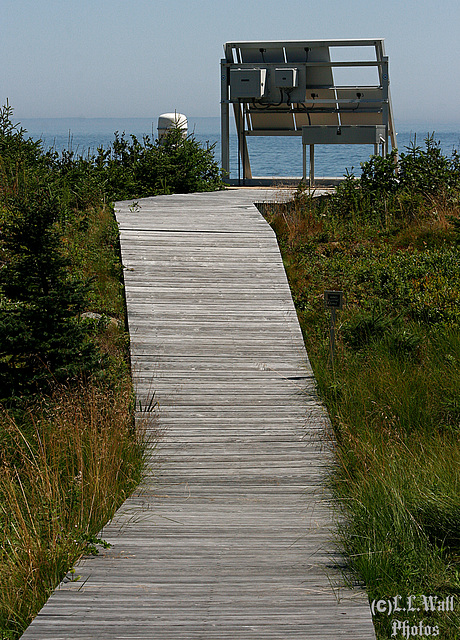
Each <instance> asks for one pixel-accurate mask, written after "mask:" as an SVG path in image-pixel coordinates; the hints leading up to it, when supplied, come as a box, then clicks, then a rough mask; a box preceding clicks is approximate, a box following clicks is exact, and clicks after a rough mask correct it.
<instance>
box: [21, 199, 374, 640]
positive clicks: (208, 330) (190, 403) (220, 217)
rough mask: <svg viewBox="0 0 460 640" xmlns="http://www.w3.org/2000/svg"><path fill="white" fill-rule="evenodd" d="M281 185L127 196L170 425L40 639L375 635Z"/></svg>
mask: <svg viewBox="0 0 460 640" xmlns="http://www.w3.org/2000/svg"><path fill="white" fill-rule="evenodd" d="M270 197H271V196H270V195H269V193H268V192H265V191H258V190H252V189H251V190H245V189H241V190H231V191H228V192H224V193H222V192H220V193H209V194H189V195H181V194H179V195H175V196H160V197H158V198H146V199H142V200H140V201H138V202H137V203H136V202H134V201H129V202H125V203H119V204H118V205H117V219H118V223H119V228H120V237H121V245H122V259H123V264H124V267H125V285H126V298H127V304H128V322H129V328H130V337H131V344H130V348H131V364H132V370H133V377H134V382H135V387H136V396H137V408H138V411H137V412H136V420H137V422H138V424H139V425H141V424H142V425H145V427H146V430H147V433H150V434H152V435H153V436H154V435H155V434H156V433H160V434H161V437H160V440H159V442H158V444H157V445H156V446H153V445H154V444H155V441H153V442H152V448H151V450H150V451H149V453H148V464H147V473H146V478H145V480H144V481H143V483H142V485H141V486H140V487H139V489H138V491H136V493H135V494H134V495H133V496H131V498H129V499H128V500H127V501H126V502H125V504H124V505H123V506H122V507H121V509H119V511H118V512H117V514H116V516H115V518H114V520H113V521H112V522H111V523H110V524H109V525H107V527H105V529H104V531H103V532H102V533H101V535H102V536H103V537H104V538H105V539H106V540H108V541H109V542H110V543H112V545H113V546H112V548H110V549H106V550H103V551H101V553H100V555H99V556H98V557H96V558H84V559H82V561H81V562H80V563H79V565H78V567H77V573H78V574H79V575H80V576H81V578H80V580H78V581H75V582H73V581H70V582H66V583H62V584H61V585H60V588H59V589H57V590H56V592H55V593H54V594H53V596H52V597H51V598H50V600H49V601H48V603H47V604H46V606H45V607H44V609H43V610H42V612H41V613H40V614H39V615H38V617H37V618H36V620H35V621H34V622H33V624H32V625H31V626H30V627H29V629H28V630H27V631H26V633H25V634H24V639H25V640H37V639H40V640H60V639H65V640H73V639H75V640H76V639H77V638H78V640H85V639H86V640H95V639H96V638H97V639H100V640H106V639H109V638H110V640H117V639H120V640H121V639H122V638H123V639H128V638H132V639H133V640H134V639H137V640H145V639H149V640H154V639H156V638H158V639H159V640H194V639H198V638H199V639H200V640H204V639H209V640H220V639H225V640H229V639H230V638H231V639H232V640H243V639H244V640H252V639H254V640H269V639H273V640H286V639H287V638H299V639H300V638H302V639H303V640H307V639H308V640H326V639H328V640H330V639H332V638H333V639H348V640H351V639H353V640H370V639H372V638H374V637H375V635H374V632H373V627H372V621H371V616H370V611H369V606H368V604H367V601H366V597H365V595H364V594H363V593H362V592H361V591H360V590H354V591H350V589H348V588H345V587H344V586H343V581H342V578H341V575H340V571H339V570H338V568H337V563H340V558H337V557H336V554H335V552H334V548H333V545H332V544H331V535H332V531H333V528H334V519H335V516H334V511H333V504H332V502H331V498H330V496H329V494H328V492H327V490H326V489H325V486H326V485H325V481H326V479H327V472H328V467H329V466H330V465H332V464H333V458H332V454H331V450H332V447H333V445H332V443H331V439H330V434H329V423H328V419H327V415H326V413H325V411H324V409H323V407H322V406H321V404H320V403H319V402H318V399H317V396H316V392H315V381H314V377H313V373H312V371H311V367H310V365H309V362H308V358H307V356H306V353H305V348H304V346H303V341H302V335H301V332H300V328H299V325H298V322H297V316H296V312H295V308H294V305H293V302H292V299H291V296H290V293H289V289H288V284H287V280H286V275H285V273H284V269H283V266H282V260H281V257H280V255H279V251H278V248H277V244H276V239H275V237H274V234H273V232H272V230H271V229H270V228H269V226H268V225H267V224H266V223H265V221H264V220H263V218H262V216H260V214H259V213H258V212H257V210H256V209H255V207H254V206H253V205H252V202H254V201H266V200H267V199H270ZM278 197H279V196H278ZM155 401H157V402H158V404H157V405H155V407H154V409H153V410H152V411H150V410H149V407H150V408H152V403H153V404H154V403H155ZM142 408H143V409H144V410H142ZM154 418H155V420H154Z"/></svg>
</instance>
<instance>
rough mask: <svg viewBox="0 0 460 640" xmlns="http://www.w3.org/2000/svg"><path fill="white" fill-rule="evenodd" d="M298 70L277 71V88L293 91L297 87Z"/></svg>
mask: <svg viewBox="0 0 460 640" xmlns="http://www.w3.org/2000/svg"><path fill="white" fill-rule="evenodd" d="M297 82H298V81H297V69H289V68H285V69H275V87H278V88H279V89H293V88H294V87H297Z"/></svg>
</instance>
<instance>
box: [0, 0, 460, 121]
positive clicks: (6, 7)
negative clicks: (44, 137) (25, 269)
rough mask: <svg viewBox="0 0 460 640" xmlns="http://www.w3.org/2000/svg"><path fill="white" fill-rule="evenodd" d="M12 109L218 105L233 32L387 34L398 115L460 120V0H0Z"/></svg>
mask: <svg viewBox="0 0 460 640" xmlns="http://www.w3.org/2000/svg"><path fill="white" fill-rule="evenodd" d="M0 8H1V13H0V60H1V64H0V100H1V103H2V104H4V103H5V101H6V98H9V101H10V104H11V105H12V106H13V107H14V110H15V117H16V118H17V119H20V118H21V117H23V118H27V117H146V118H150V117H151V118H156V117H157V116H158V115H159V114H160V113H162V112H165V111H174V110H175V109H176V110H178V111H181V112H183V113H185V114H186V115H188V116H190V117H191V116H217V115H219V113H220V111H219V99H220V84H219V61H220V59H221V58H222V55H223V49H222V45H223V43H225V42H227V41H231V40H235V41H238V40H309V39H332V38H385V47H386V53H387V54H388V55H389V57H390V79H391V91H392V98H393V107H394V112H395V118H396V123H398V121H410V122H420V123H423V124H427V125H430V124H431V123H433V124H439V123H451V124H454V125H456V124H458V125H460V36H459V31H460V2H459V0H441V1H439V0H438V1H436V2H435V1H434V0H405V1H404V2H401V1H400V2H397V1H396V0H387V1H386V2H385V1H380V0H379V1H377V0H349V1H348V2H347V1H346V0H317V1H315V0H309V1H306V0H302V1H300V0H287V1H283V0H276V1H275V0H229V1H227V2H219V1H216V0H200V1H199V2H193V0H187V1H185V0H169V1H165V2H163V1H162V0H110V1H109V0H0Z"/></svg>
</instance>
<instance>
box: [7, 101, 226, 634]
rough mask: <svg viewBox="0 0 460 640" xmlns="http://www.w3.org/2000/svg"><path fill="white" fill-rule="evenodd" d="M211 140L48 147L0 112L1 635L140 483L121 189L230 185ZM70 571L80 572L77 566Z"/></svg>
mask: <svg viewBox="0 0 460 640" xmlns="http://www.w3.org/2000/svg"><path fill="white" fill-rule="evenodd" d="M220 186H221V182H220V173H219V170H218V167H217V164H216V163H215V162H214V159H213V155H212V149H209V148H208V149H203V148H201V147H200V146H199V145H198V143H196V142H195V141H194V139H193V138H191V137H189V138H186V139H183V138H182V135H181V132H180V131H177V130H174V131H172V132H171V133H170V135H168V137H167V139H166V141H165V143H164V144H162V145H160V144H158V143H157V142H154V141H151V140H149V139H148V138H145V139H144V140H143V142H142V143H140V142H139V141H138V140H137V139H136V138H134V137H132V138H131V142H129V143H128V142H127V140H126V139H125V137H124V135H122V136H119V135H116V136H115V141H114V143H113V146H112V147H111V149H109V150H103V149H99V150H98V152H97V154H96V155H95V156H87V157H81V156H75V155H74V154H73V153H71V152H64V153H63V154H61V155H58V154H57V153H55V152H53V151H48V152H47V151H45V150H44V149H43V148H42V144H41V143H40V142H34V141H32V140H31V139H28V138H27V137H26V135H25V132H24V131H23V130H22V129H21V128H20V127H19V126H18V125H14V124H13V122H12V110H11V108H10V107H9V106H8V105H6V106H4V107H3V108H1V109H0V542H1V549H0V635H2V637H5V638H6V637H7V638H17V637H19V636H20V634H21V632H22V631H23V630H24V628H25V627H27V625H28V624H29V623H30V621H31V619H32V618H33V617H34V616H35V615H36V613H37V612H38V611H39V610H40V608H41V607H42V605H43V604H44V602H45V601H46V599H47V597H48V596H49V594H50V593H51V591H52V590H53V588H54V587H55V586H56V585H57V583H58V582H59V581H60V580H62V578H63V577H64V576H65V575H66V573H67V572H69V571H71V568H72V566H73V565H74V563H75V562H76V560H77V559H78V558H79V557H80V556H81V555H82V554H84V553H89V552H97V546H98V544H104V542H103V541H101V540H98V539H97V537H96V536H97V533H98V531H100V530H101V528H102V526H103V525H104V524H105V523H106V522H107V521H108V520H109V519H110V518H111V517H112V516H113V514H114V512H115V510H116V509H117V507H118V506H119V505H120V504H121V503H122V502H123V500H124V499H125V498H126V497H127V496H128V495H129V494H130V493H131V492H132V490H133V489H134V487H135V486H136V484H137V483H138V482H139V480H140V478H141V475H142V470H143V462H144V452H145V439H144V436H143V434H142V433H141V432H140V430H139V429H135V428H134V422H133V409H134V398H133V393H132V386H131V378H130V368H129V349H128V347H129V337H128V334H127V332H126V329H125V308H124V297H123V278H122V266H121V262H120V255H119V244H118V229H117V225H116V221H115V217H114V212H113V207H112V206H111V205H110V204H109V203H110V202H112V201H113V200H115V199H122V198H128V197H129V198H131V197H132V198H137V197H140V196H143V195H155V194H158V193H170V192H172V191H183V192H187V191H194V190H212V189H216V188H220ZM70 577H71V575H70Z"/></svg>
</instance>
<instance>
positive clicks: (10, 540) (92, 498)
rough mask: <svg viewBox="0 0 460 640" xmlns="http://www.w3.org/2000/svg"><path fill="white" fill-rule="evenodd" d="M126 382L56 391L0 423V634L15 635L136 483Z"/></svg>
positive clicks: (136, 453)
mask: <svg viewBox="0 0 460 640" xmlns="http://www.w3.org/2000/svg"><path fill="white" fill-rule="evenodd" d="M132 404H133V403H132V395H131V388H130V385H129V384H128V383H125V384H122V385H120V387H119V388H118V389H117V390H115V391H109V390H107V389H106V388H102V387H97V386H94V385H93V386H89V387H83V386H81V387H79V388H78V389H76V390H74V391H73V392H72V393H69V390H66V389H62V390H59V391H58V392H56V394H55V395H54V397H53V398H52V399H51V400H50V401H49V403H48V404H47V406H43V407H42V408H41V409H40V410H38V411H37V410H34V411H31V412H29V413H28V415H27V416H26V419H25V420H23V421H22V423H21V424H19V423H17V422H16V421H15V420H14V419H13V418H12V417H11V415H8V414H7V413H3V414H2V415H1V417H0V421H1V428H2V435H3V439H4V441H5V440H6V441H7V442H8V446H7V447H3V452H4V453H3V459H2V461H1V469H0V496H1V501H0V524H1V531H0V536H1V542H2V548H1V562H0V584H1V587H0V629H1V628H3V629H9V630H13V631H14V632H17V633H19V632H21V630H23V629H24V628H25V627H26V626H27V625H28V624H29V623H30V621H31V619H32V618H33V617H34V615H35V614H36V613H37V611H38V610H39V609H40V608H41V606H43V604H44V603H45V601H46V599H47V597H48V596H49V594H50V593H51V591H52V590H53V589H54V587H55V586H56V584H57V583H58V582H59V581H60V580H61V579H62V578H63V576H64V575H65V573H66V572H67V571H68V570H69V568H70V567H72V566H73V564H74V563H75V562H76V560H77V559H78V558H79V556H80V555H81V554H82V553H84V552H85V550H86V548H87V544H88V541H91V540H92V539H94V536H95V534H97V532H98V531H99V530H100V529H101V527H102V526H103V525H104V524H105V523H106V522H107V521H108V520H110V518H111V517H112V516H113V514H114V513H115V510H116V509H117V507H118V506H119V505H120V504H121V503H122V502H123V501H124V499H125V498H126V497H127V496H128V495H129V494H130V493H131V492H132V490H133V489H134V487H135V486H136V484H137V482H138V481H139V480H140V476H141V470H142V466H143V457H144V451H145V446H144V441H143V437H142V434H140V433H136V432H135V431H134V429H133V419H132Z"/></svg>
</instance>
